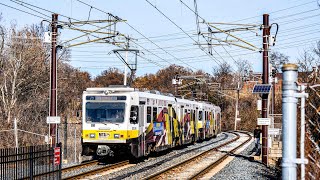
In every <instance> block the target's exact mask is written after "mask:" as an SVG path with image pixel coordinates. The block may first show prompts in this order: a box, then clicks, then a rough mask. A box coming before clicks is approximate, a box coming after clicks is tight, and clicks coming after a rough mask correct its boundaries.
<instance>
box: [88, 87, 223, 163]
mask: <svg viewBox="0 0 320 180" xmlns="http://www.w3.org/2000/svg"><path fill="white" fill-rule="evenodd" d="M220 121H221V110H220V107H218V106H214V105H213V104H210V103H207V102H197V101H191V100H187V99H180V98H176V97H174V96H172V95H163V94H161V93H159V92H158V91H151V92H150V91H149V92H141V91H135V89H133V88H128V87H108V88H88V89H87V90H86V91H84V93H83V120H82V154H83V155H98V156H107V155H110V156H112V155H113V154H115V153H119V152H124V151H126V152H128V153H130V154H132V155H133V156H134V157H141V156H147V155H148V154H149V153H150V152H152V151H161V150H165V149H168V148H173V147H175V146H180V145H183V144H189V143H193V142H195V141H198V140H201V139H206V138H211V137H214V136H216V135H217V134H218V133H220V129H221V123H220Z"/></svg>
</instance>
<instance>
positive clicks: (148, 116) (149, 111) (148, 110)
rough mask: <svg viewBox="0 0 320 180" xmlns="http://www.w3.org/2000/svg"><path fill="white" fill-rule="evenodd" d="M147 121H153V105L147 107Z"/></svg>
mask: <svg viewBox="0 0 320 180" xmlns="http://www.w3.org/2000/svg"><path fill="white" fill-rule="evenodd" d="M147 123H151V107H150V106H148V107H147Z"/></svg>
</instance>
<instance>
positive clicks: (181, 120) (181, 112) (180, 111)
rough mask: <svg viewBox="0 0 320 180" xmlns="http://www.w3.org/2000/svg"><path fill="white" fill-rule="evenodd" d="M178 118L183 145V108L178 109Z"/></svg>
mask: <svg viewBox="0 0 320 180" xmlns="http://www.w3.org/2000/svg"><path fill="white" fill-rule="evenodd" d="M179 117H180V126H181V141H182V143H184V140H185V135H184V131H185V130H184V106H181V107H180V108H179Z"/></svg>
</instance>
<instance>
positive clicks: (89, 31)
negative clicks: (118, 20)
mask: <svg viewBox="0 0 320 180" xmlns="http://www.w3.org/2000/svg"><path fill="white" fill-rule="evenodd" d="M112 25H113V24H108V25H106V26H103V27H100V28H98V29H96V30H93V31H91V30H83V29H79V28H72V27H69V29H71V30H77V31H81V32H84V33H85V34H83V35H81V36H78V37H75V38H72V39H70V40H67V41H65V42H63V43H62V44H65V43H68V42H71V41H74V40H76V39H79V38H82V37H84V36H88V35H90V34H92V33H97V32H99V31H100V30H102V29H105V28H107V27H110V26H112ZM115 35H117V34H115Z"/></svg>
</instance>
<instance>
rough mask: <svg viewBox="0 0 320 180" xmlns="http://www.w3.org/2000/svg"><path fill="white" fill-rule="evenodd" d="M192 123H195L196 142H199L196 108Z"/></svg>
mask: <svg viewBox="0 0 320 180" xmlns="http://www.w3.org/2000/svg"><path fill="white" fill-rule="evenodd" d="M194 116H195V117H194V121H195V131H196V132H195V135H196V141H197V140H199V109H198V107H197V108H196V110H195V115H194Z"/></svg>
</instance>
